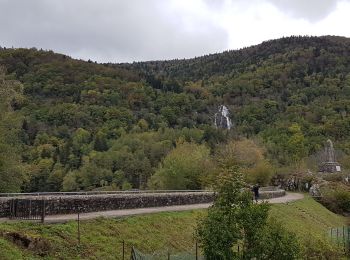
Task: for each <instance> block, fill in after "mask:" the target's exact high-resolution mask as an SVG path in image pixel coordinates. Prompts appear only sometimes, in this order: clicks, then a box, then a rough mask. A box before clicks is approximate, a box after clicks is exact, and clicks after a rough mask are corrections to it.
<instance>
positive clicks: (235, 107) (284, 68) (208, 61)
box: [0, 36, 350, 192]
mask: <svg viewBox="0 0 350 260" xmlns="http://www.w3.org/2000/svg"><path fill="white" fill-rule="evenodd" d="M0 67H1V69H0V94H1V95H0V107H1V110H0V192H19V191H26V192H31V191H61V190H63V191H75V190H119V189H145V188H161V189H200V188H205V187H207V186H208V185H210V182H211V179H212V178H215V173H216V172H217V171H218V167H219V166H220V165H222V164H226V165H228V164H238V165H240V166H241V167H242V168H243V169H244V171H245V173H246V174H247V179H248V180H251V182H256V181H259V180H260V181H261V182H264V181H266V178H267V179H268V178H269V177H266V176H270V177H271V176H272V175H273V174H276V173H279V171H284V172H288V171H293V170H295V171H296V170H299V171H300V170H306V169H308V170H311V171H316V169H317V165H316V164H315V163H310V161H312V160H311V159H312V158H313V156H314V155H315V154H317V153H318V152H319V151H320V150H321V149H322V148H323V145H324V142H325V141H326V140H327V139H328V138H330V139H332V140H333V141H334V142H335V146H336V148H337V150H339V152H338V154H339V160H342V164H343V168H344V170H345V171H346V170H347V168H348V169H349V168H350V164H349V161H350V160H349V159H350V156H349V155H350V39H347V38H342V37H333V36H326V37H299V36H295V37H288V38H282V39H278V40H271V41H267V42H263V43H262V44H260V45H257V46H252V47H248V48H244V49H241V50H234V51H226V52H224V53H219V54H212V55H206V56H203V57H198V58H194V59H185V60H170V61H150V62H137V63H136V62H135V63H131V64H97V63H95V62H92V61H90V60H89V61H82V60H75V59H72V58H70V57H69V56H66V55H62V54H56V53H54V52H52V51H44V50H38V49H35V48H33V49H17V48H0ZM220 105H225V106H227V107H228V109H229V111H230V117H231V120H232V122H233V127H232V128H231V129H230V130H227V129H220V128H216V127H215V126H214V119H213V118H214V114H215V113H216V112H217V109H218V106H220ZM218 165H219V166H218Z"/></svg>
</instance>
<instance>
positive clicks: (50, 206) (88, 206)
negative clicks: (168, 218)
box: [0, 188, 285, 217]
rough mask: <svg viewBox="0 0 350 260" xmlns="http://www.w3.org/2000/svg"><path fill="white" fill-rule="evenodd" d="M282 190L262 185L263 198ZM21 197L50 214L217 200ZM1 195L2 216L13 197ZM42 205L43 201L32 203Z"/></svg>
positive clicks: (196, 196)
mask: <svg viewBox="0 0 350 260" xmlns="http://www.w3.org/2000/svg"><path fill="white" fill-rule="evenodd" d="M284 195H285V191H284V190H281V189H275V188H274V189H272V188H271V189H269V188H262V189H261V192H260V198H261V199H269V198H276V197H282V196H284ZM16 198H19V199H30V200H42V199H43V198H44V199H45V205H46V215H57V214H73V213H78V212H81V213H83V212H96V211H107V210H118V209H134V208H149V207H163V206H174V205H188V204H200V203H210V202H213V200H214V193H213V192H172V193H129V194H123V193H120V194H105V195H64V196H58V195H55V196H48V195H45V196H40V197H38V196H24V197H16ZM11 199H12V198H0V217H9V213H10V210H9V208H10V200H11ZM32 204H33V205H41V204H40V203H32Z"/></svg>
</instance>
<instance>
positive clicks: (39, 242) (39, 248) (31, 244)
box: [2, 232, 50, 256]
mask: <svg viewBox="0 0 350 260" xmlns="http://www.w3.org/2000/svg"><path fill="white" fill-rule="evenodd" d="M2 236H3V237H4V238H6V239H7V240H9V241H11V242H12V243H14V244H16V245H17V246H20V247H23V248H25V249H28V250H30V251H33V252H35V253H37V254H39V255H41V256H44V255H47V254H48V252H49V251H50V244H49V243H48V242H47V241H46V240H45V239H43V238H41V237H31V236H28V235H25V234H21V233H18V232H5V233H3V234H2Z"/></svg>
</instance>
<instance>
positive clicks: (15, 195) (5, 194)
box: [0, 190, 213, 198]
mask: <svg viewBox="0 0 350 260" xmlns="http://www.w3.org/2000/svg"><path fill="white" fill-rule="evenodd" d="M188 192H198V193H199V192H213V191H211V190H127V191H77V192H74V191H73V192H29V193H0V197H2V198H4V197H5V198H8V197H10V198H12V197H23V196H32V197H40V196H71V195H113V194H141V193H188Z"/></svg>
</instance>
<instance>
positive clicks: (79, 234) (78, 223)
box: [78, 211, 80, 245]
mask: <svg viewBox="0 0 350 260" xmlns="http://www.w3.org/2000/svg"><path fill="white" fill-rule="evenodd" d="M78 244H79V245H80V212H79V211H78Z"/></svg>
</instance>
